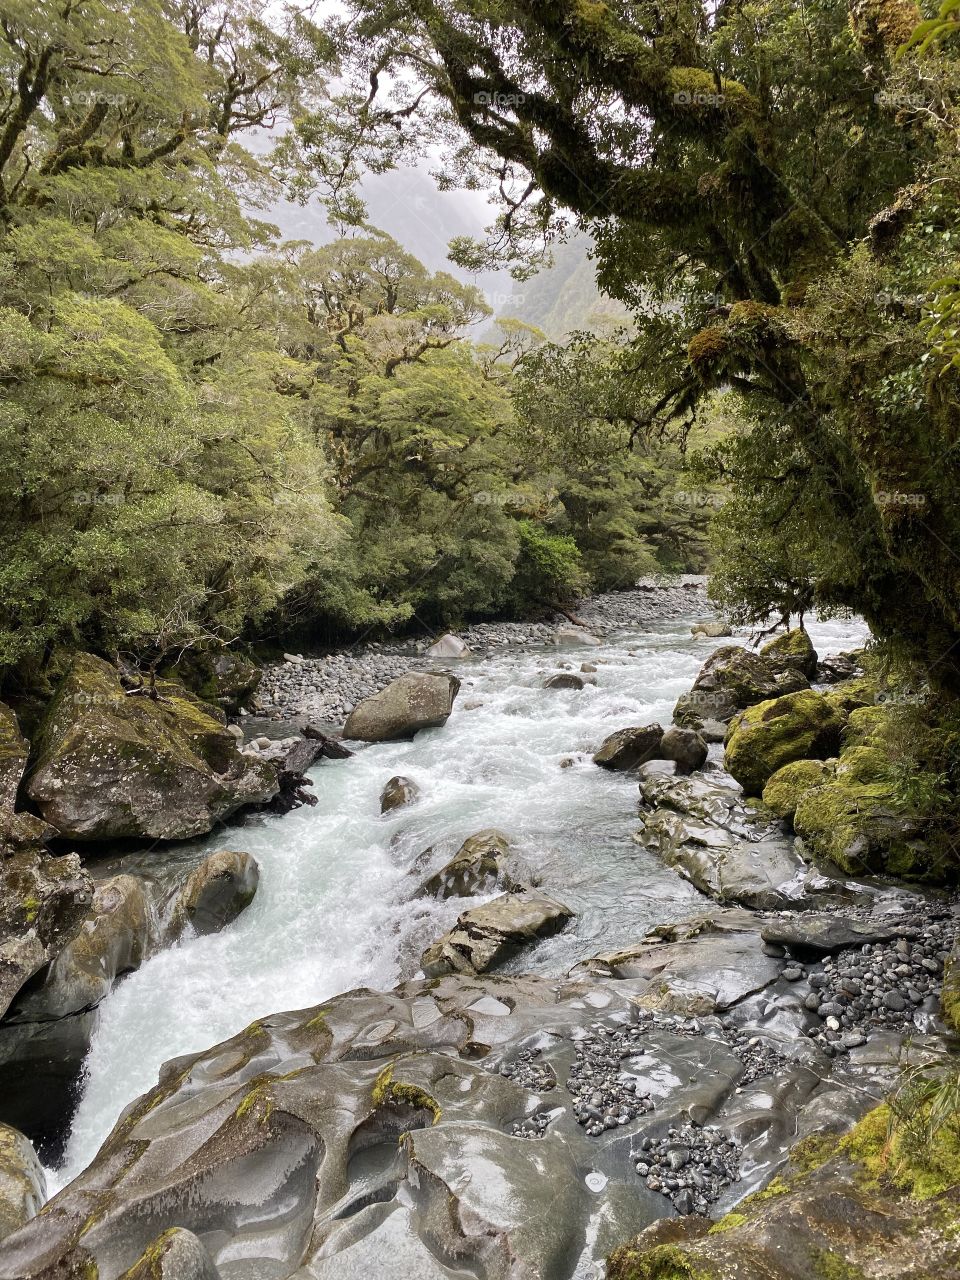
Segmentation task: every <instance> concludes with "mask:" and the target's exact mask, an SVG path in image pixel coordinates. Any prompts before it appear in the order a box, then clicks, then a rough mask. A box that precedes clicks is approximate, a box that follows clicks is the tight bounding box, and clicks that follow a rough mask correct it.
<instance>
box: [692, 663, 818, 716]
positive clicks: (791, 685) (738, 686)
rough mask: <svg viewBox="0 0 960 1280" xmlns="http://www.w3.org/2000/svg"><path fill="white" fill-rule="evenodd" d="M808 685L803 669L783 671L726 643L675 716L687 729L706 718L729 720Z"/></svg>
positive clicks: (705, 669)
mask: <svg viewBox="0 0 960 1280" xmlns="http://www.w3.org/2000/svg"><path fill="white" fill-rule="evenodd" d="M806 688H809V681H808V680H807V679H806V677H805V676H803V675H801V674H800V672H798V671H795V670H792V669H791V670H788V671H786V672H783V671H781V670H779V669H778V667H777V665H776V664H775V663H773V662H770V661H769V660H768V659H767V658H764V657H762V656H761V655H760V654H758V653H751V652H750V650H748V649H744V648H742V647H741V646H740V645H724V646H723V647H722V648H720V649H717V650H716V652H715V653H712V654H711V655H710V657H709V658H708V659H707V661H706V662H705V663H704V664H703V666H702V667H701V668H700V674H699V675H698V676H697V678H696V680H695V681H694V683H693V688H692V689H691V690H690V692H689V693H685V694H683V695H682V696H681V698H680V699H679V700H678V702H677V705H676V706H675V708H674V712H673V718H674V720H675V721H676V723H677V724H678V725H680V726H682V727H683V728H687V729H699V728H700V726H701V725H702V724H703V723H704V721H706V720H713V721H721V722H722V723H726V722H727V721H729V720H730V719H732V718H733V716H734V715H735V714H736V713H737V712H738V711H743V710H744V709H745V708H746V707H752V706H754V705H755V704H756V703H758V702H765V701H766V700H767V699H768V698H778V697H780V695H781V694H785V693H795V692H797V691H798V690H800V689H806Z"/></svg>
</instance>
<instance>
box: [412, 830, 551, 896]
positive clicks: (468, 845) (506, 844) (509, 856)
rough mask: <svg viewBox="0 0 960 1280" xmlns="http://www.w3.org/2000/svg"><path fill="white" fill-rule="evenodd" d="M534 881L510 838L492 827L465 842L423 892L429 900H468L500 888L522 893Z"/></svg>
mask: <svg viewBox="0 0 960 1280" xmlns="http://www.w3.org/2000/svg"><path fill="white" fill-rule="evenodd" d="M534 882H535V880H534V875H533V872H532V871H531V870H530V868H529V867H528V866H527V864H526V862H525V861H524V860H523V858H521V857H520V856H519V855H518V854H516V853H515V852H514V850H513V849H512V848H511V845H510V839H509V837H508V836H505V835H504V834H503V832H502V831H497V830H495V829H493V828H490V829H489V830H486V831H478V832H477V834H476V835H474V836H470V837H469V838H468V839H467V840H464V842H463V844H462V845H461V846H460V848H459V849H458V851H457V852H456V853H455V854H454V856H453V857H452V858H451V859H450V861H449V862H448V863H447V864H446V865H445V866H443V867H441V869H440V870H439V871H438V872H437V873H436V875H433V876H431V877H430V879H429V880H426V881H425V882H424V884H423V885H422V886H421V888H420V892H421V893H422V894H423V895H424V896H426V897H430V898H467V897H470V896H471V895H473V894H480V893H493V892H495V891H496V890H497V889H499V890H501V892H505V893H521V892H523V890H525V889H529V888H531V887H532V886H533V884H534Z"/></svg>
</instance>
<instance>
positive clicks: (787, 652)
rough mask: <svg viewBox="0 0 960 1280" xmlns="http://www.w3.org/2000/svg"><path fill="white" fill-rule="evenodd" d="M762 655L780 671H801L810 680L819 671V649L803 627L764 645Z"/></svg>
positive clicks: (796, 628) (787, 632) (786, 632)
mask: <svg viewBox="0 0 960 1280" xmlns="http://www.w3.org/2000/svg"><path fill="white" fill-rule="evenodd" d="M760 656H761V657H763V658H766V659H767V661H768V662H772V663H773V665H774V666H775V667H776V668H777V670H778V671H786V670H790V669H792V670H794V671H799V672H800V674H801V675H803V676H806V678H807V679H808V680H812V679H813V677H814V676H815V675H816V673H817V651H816V649H814V647H813V641H812V640H811V639H810V637H809V636H808V635H807V633H806V631H804V629H803V628H802V627H795V628H794V629H793V630H792V631H785V632H784V633H783V635H781V636H776V637H775V638H774V639H773V640H771V641H769V643H767V644H765V645H764V646H763V648H762V649H761V650H760Z"/></svg>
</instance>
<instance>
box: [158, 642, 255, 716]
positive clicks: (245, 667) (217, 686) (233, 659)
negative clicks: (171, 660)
mask: <svg viewBox="0 0 960 1280" xmlns="http://www.w3.org/2000/svg"><path fill="white" fill-rule="evenodd" d="M169 674H170V675H171V677H172V678H174V679H176V680H178V681H181V682H182V683H183V684H185V685H186V686H187V688H189V689H192V690H193V692H194V693H196V694H197V696H198V697H199V698H202V699H203V701H204V702H208V703H210V704H211V705H213V706H215V707H219V708H220V709H221V710H222V711H225V712H226V713H227V714H228V715H236V714H237V713H238V712H239V711H240V710H241V708H243V707H246V706H248V705H249V704H250V701H251V699H252V698H253V695H254V694H255V693H256V691H257V689H258V688H259V687H260V681H261V680H262V678H263V672H262V670H261V669H260V668H259V667H258V666H257V664H256V663H255V662H251V660H250V659H249V658H247V657H244V655H243V654H242V653H235V652H234V651H233V650H230V649H225V650H221V651H219V652H209V653H187V654H184V656H183V657H182V658H181V659H180V660H179V661H178V663H177V665H176V667H174V668H172V669H171V671H170V673H169Z"/></svg>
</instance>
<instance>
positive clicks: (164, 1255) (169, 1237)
mask: <svg viewBox="0 0 960 1280" xmlns="http://www.w3.org/2000/svg"><path fill="white" fill-rule="evenodd" d="M219 1275H220V1273H219V1272H218V1271H217V1268H216V1267H215V1266H214V1265H213V1261H212V1260H211V1258H210V1255H209V1253H207V1251H206V1249H205V1248H204V1247H203V1245H202V1244H201V1242H200V1241H199V1240H198V1239H197V1237H196V1236H195V1235H194V1234H193V1232H192V1231H187V1230H186V1229H185V1228H184V1227H170V1229H169V1230H168V1231H164V1232H163V1234H162V1235H159V1236H158V1237H157V1238H156V1240H154V1242H153V1244H151V1245H149V1246H148V1248H147V1249H146V1250H145V1251H144V1253H142V1254H141V1256H140V1257H139V1258H138V1259H137V1261H136V1262H135V1263H134V1265H133V1266H132V1267H131V1268H130V1270H129V1271H125V1272H124V1273H123V1275H122V1276H121V1277H120V1280H219Z"/></svg>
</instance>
